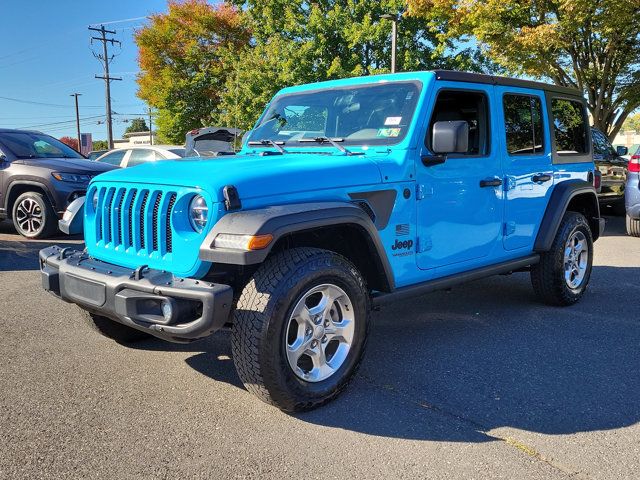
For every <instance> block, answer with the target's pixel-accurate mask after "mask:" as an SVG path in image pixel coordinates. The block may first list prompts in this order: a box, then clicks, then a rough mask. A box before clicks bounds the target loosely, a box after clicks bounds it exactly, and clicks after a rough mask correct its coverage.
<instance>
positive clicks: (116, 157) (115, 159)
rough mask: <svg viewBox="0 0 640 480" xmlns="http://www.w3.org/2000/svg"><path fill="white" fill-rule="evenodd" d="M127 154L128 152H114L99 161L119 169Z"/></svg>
mask: <svg viewBox="0 0 640 480" xmlns="http://www.w3.org/2000/svg"><path fill="white" fill-rule="evenodd" d="M125 153H127V151H126V150H124V149H123V150H114V151H113V152H111V153H108V154H107V155H105V156H104V157H102V158H101V159H100V160H99V161H100V162H103V163H108V164H109V165H115V166H116V167H119V166H120V164H121V163H122V159H123V158H124V154H125Z"/></svg>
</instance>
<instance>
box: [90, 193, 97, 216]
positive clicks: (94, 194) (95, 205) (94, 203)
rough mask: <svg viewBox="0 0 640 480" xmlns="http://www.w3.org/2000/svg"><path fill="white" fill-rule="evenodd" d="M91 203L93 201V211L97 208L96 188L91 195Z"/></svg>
mask: <svg viewBox="0 0 640 480" xmlns="http://www.w3.org/2000/svg"><path fill="white" fill-rule="evenodd" d="M91 203H93V211H94V212H95V211H96V209H97V208H98V189H97V188H96V189H95V190H94V191H93V197H91Z"/></svg>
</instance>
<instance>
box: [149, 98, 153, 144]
mask: <svg viewBox="0 0 640 480" xmlns="http://www.w3.org/2000/svg"><path fill="white" fill-rule="evenodd" d="M149 144H150V145H153V122H152V120H151V107H149Z"/></svg>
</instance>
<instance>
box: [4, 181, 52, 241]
mask: <svg viewBox="0 0 640 480" xmlns="http://www.w3.org/2000/svg"><path fill="white" fill-rule="evenodd" d="M12 216H13V225H14V227H15V228H16V230H17V231H18V233H19V234H20V235H22V236H23V237H26V238H47V237H49V236H51V235H53V234H54V233H55V232H56V230H57V228H58V223H57V220H58V219H57V217H56V214H55V212H54V211H53V208H52V207H51V204H50V203H49V201H48V200H47V199H46V198H45V197H44V195H42V194H41V193H38V192H25V193H23V194H22V195H20V196H19V197H18V198H17V199H16V201H15V203H14V204H13V212H12Z"/></svg>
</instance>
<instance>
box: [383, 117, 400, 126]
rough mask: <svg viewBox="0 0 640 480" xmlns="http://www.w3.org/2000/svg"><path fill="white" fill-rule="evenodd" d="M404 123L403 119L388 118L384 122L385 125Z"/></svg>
mask: <svg viewBox="0 0 640 480" xmlns="http://www.w3.org/2000/svg"><path fill="white" fill-rule="evenodd" d="M401 121H402V117H387V119H386V120H385V121H384V124H385V125H400V122H401Z"/></svg>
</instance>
